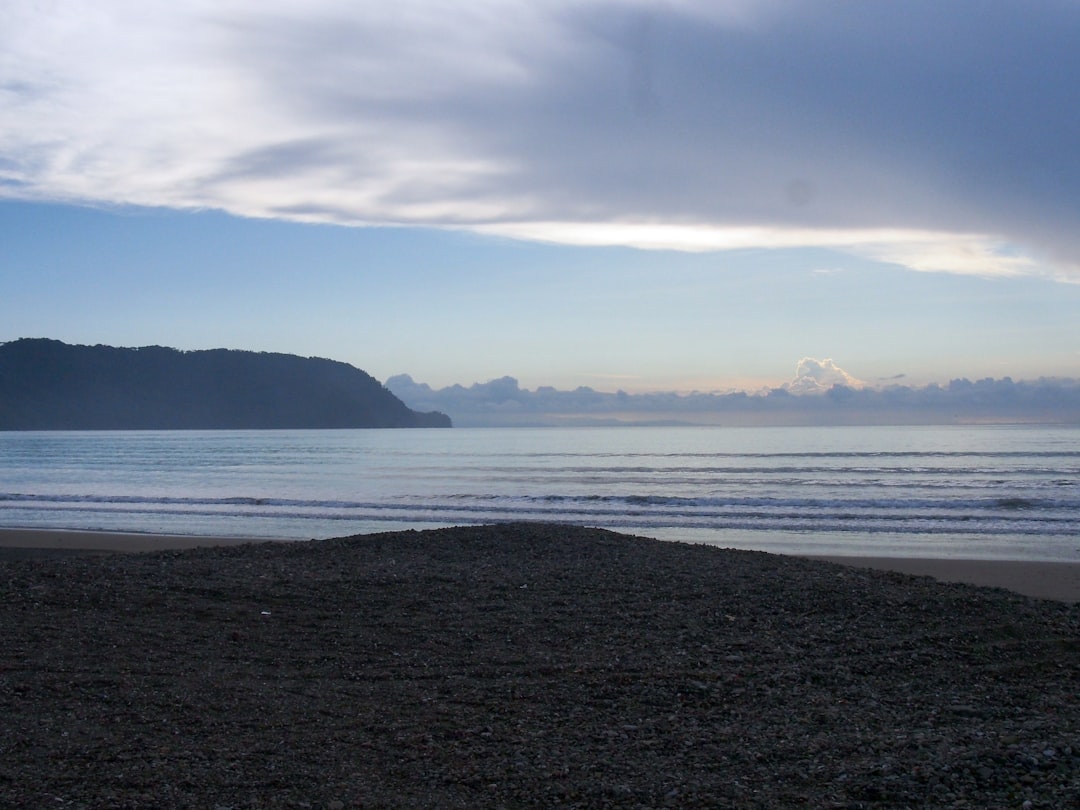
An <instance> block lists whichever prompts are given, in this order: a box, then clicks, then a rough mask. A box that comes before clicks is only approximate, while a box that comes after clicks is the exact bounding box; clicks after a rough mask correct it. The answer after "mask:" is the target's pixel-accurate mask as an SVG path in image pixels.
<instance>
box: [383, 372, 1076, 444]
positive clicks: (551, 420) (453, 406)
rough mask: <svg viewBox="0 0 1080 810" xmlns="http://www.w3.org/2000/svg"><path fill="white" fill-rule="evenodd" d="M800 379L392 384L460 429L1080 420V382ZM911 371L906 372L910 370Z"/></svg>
mask: <svg viewBox="0 0 1080 810" xmlns="http://www.w3.org/2000/svg"><path fill="white" fill-rule="evenodd" d="M798 368H799V370H798V373H797V375H796V383H798V384H795V383H793V384H790V385H787V386H785V387H782V388H775V389H772V390H769V391H763V392H757V393H747V392H741V391H740V392H729V393H692V394H677V393H673V392H654V393H647V394H627V393H625V392H623V391H616V392H604V391H595V390H593V389H592V388H584V387H583V388H577V389H575V390H573V391H560V390H557V389H555V388H552V387H550V386H541V387H539V388H537V389H536V390H534V391H530V390H527V389H523V388H521V387H520V385H519V383H518V381H517V380H516V379H514V378H513V377H501V378H499V379H497V380H491V381H490V382H486V383H475V384H473V385H471V386H469V387H465V386H462V385H451V386H447V387H446V388H440V389H433V388H432V387H431V386H429V385H427V384H426V383H418V382H416V381H414V380H413V379H412V377H410V376H409V375H407V374H401V375H398V376H396V377H391V378H390V379H388V380H387V381H386V387H387V388H389V389H390V390H391V391H392V392H393V393H394V394H395V395H396V396H398V397H399V398H400V399H401V400H402V401H404V402H405V404H406V405H408V406H409V407H410V408H413V409H415V410H418V411H442V412H443V413H447V414H449V415H450V417H451V418H452V419H453V420H454V424H455V425H456V426H458V427H500V426H522V425H569V424H623V425H626V424H695V425H709V424H719V425H859V424H874V425H902V424H965V423H978V422H983V423H1017V422H1021V423H1022V422H1032V423H1046V424H1050V423H1061V424H1073V425H1075V424H1080V380H1073V379H1039V380H1033V381H1026V382H1024V381H1022V382H1014V381H1013V380H1011V379H1010V378H1008V377H1006V378H1004V379H1000V380H993V379H983V380H978V381H976V382H971V381H970V380H966V379H958V380H952V381H951V382H949V383H948V384H947V385H944V386H942V385H937V384H931V385H927V386H923V387H911V386H904V385H898V384H895V383H894V384H889V385H885V386H882V387H871V386H862V387H857V386H861V385H862V384H861V383H859V382H858V381H857V380H855V379H854V378H852V377H851V375H849V374H847V373H846V372H844V371H843V370H842V369H840V368H837V367H836V365H835V364H834V363H833V362H832V361H831V360H821V361H819V360H813V359H811V358H806V359H804V360H802V361H800V363H799V367H798ZM900 376H902V375H900Z"/></svg>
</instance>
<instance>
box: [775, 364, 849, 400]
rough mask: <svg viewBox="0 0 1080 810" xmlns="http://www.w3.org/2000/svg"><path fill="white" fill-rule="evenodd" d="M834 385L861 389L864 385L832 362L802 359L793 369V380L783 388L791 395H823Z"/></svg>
mask: <svg viewBox="0 0 1080 810" xmlns="http://www.w3.org/2000/svg"><path fill="white" fill-rule="evenodd" d="M834 385H844V386H847V387H848V388H862V387H863V385H864V383H862V382H860V381H859V380H857V379H855V378H854V377H852V376H851V375H850V374H848V373H847V372H846V371H844V370H843V369H842V368H840V367H839V366H838V365H836V363H834V362H833V361H832V360H829V359H825V360H815V359H814V358H813V357H804V358H803V359H802V360H800V361H799V364H798V365H797V366H796V367H795V379H794V380H792V381H791V382H790V383H788V384H787V385H786V386H785V388H786V389H787V390H788V391H790V392H791V393H793V394H823V393H825V392H826V391H828V390H829V389H830V388H832V387H833V386H834Z"/></svg>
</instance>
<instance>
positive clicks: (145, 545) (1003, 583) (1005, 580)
mask: <svg viewBox="0 0 1080 810" xmlns="http://www.w3.org/2000/svg"><path fill="white" fill-rule="evenodd" d="M262 542H267V540H266V539H265V538H263V539H260V538H244V537H200V536H195V535H161V534H149V533H147V534H142V533H123V532H86V531H58V530H49V529H0V560H2V559H16V558H26V557H41V556H45V555H50V554H58V555H61V554H83V553H107V552H144V551H163V550H167V549H186V548H198V547H201V546H230V545H241V544H244V543H262ZM286 542H288V541H286ZM803 556H806V557H807V558H808V559H818V560H826V561H828V562H835V563H840V564H841V565H849V566H853V567H856V568H871V569H876V570H880V571H898V572H900V573H904V574H913V575H915V576H928V577H933V578H934V579H937V580H939V581H941V582H961V583H965V584H968V585H980V586H984V587H991V588H1005V589H1006V590H1010V591H1013V592H1015V593H1020V594H1023V595H1024V596H1034V597H1036V598H1038V599H1054V600H1057V601H1060V602H1080V563H1074V562H1034V561H1027V560H967V559H929V558H915V557H870V556H860V557H847V556H816V555H803Z"/></svg>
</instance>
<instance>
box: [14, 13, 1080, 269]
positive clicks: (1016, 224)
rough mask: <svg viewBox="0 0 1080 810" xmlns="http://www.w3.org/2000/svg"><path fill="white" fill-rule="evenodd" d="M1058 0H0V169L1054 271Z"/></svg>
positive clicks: (1070, 147)
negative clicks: (898, 0)
mask: <svg viewBox="0 0 1080 810" xmlns="http://www.w3.org/2000/svg"><path fill="white" fill-rule="evenodd" d="M1077 41H1080V3H1075V2H1062V1H1060V0H1059V1H1057V2H1043V3H1030V2H1026V0H998V2H995V3H992V4H988V3H986V2H984V0H953V2H949V3H941V2H937V0H908V2H905V3H886V2H860V3H851V2H846V1H844V0H815V1H814V2H810V0H670V1H669V2H653V1H652V0H573V2H571V1H570V0H500V2H493V0H475V1H474V2H468V3H462V4H448V3H445V2H436V0H397V2H395V3H392V4H385V3H381V4H375V3H354V2H344V0H304V2H298V1H296V0H258V2H256V0H213V2H210V0H188V1H187V2H179V3H177V2H165V0H100V1H99V2H95V3H86V2H79V1H78V0H57V2H54V3H50V4H42V3H37V2H32V0H9V1H8V2H6V3H5V4H4V6H3V9H2V10H0V110H2V111H3V114H2V115H0V197H3V198H8V199H17V200H34V201H37V200H43V201H62V202H71V203H80V204H105V205H138V206H165V207H170V208H177V209H205V208H209V209H220V210H224V211H227V212H229V213H232V214H235V215H240V216H244V217H268V218H279V219H289V220H297V221H305V222H322V223H335V224H341V225H409V226H423V227H442V228H462V229H468V230H472V231H476V232H479V233H483V234H491V235H496V236H506V237H513V238H520V239H527V240H539V241H545V242H557V243H565V244H577V245H629V246H635V247H643V248H665V249H678V250H694V251H700V250H715V249H729V248H745V247H797V246H820V247H831V248H836V249H841V250H847V251H850V252H852V253H854V254H857V255H860V256H864V257H869V258H873V259H876V260H880V261H887V262H895V263H897V264H900V265H903V266H905V267H908V268H911V269H914V270H925V271H944V272H952V273H967V274H979V275H986V276H993V275H1005V276H1016V275H1035V276H1042V277H1047V278H1052V279H1057V280H1061V281H1072V282H1080V231H1078V230H1077V229H1076V227H1075V225H1076V223H1077V221H1080V196H1078V195H1077V193H1076V189H1077V188H1080V152H1078V151H1077V149H1076V143H1077V141H1078V140H1080V129H1078V125H1077V117H1076V110H1077V109H1078V108H1080V81H1077V77H1078V75H1080V51H1078V49H1077V48H1076V42H1077Z"/></svg>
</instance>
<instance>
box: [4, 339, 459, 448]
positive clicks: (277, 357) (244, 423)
mask: <svg viewBox="0 0 1080 810" xmlns="http://www.w3.org/2000/svg"><path fill="white" fill-rule="evenodd" d="M406 427H450V418H449V417H448V416H446V415H445V414H441V413H417V412H416V411H413V410H410V409H409V408H408V407H407V406H406V405H405V403H403V402H402V401H401V400H399V399H398V398H397V397H395V396H394V395H393V394H391V393H390V392H389V391H388V390H387V389H386V388H384V387H383V386H382V385H381V384H380V383H379V382H378V380H376V379H375V378H374V377H372V376H370V375H369V374H367V373H365V372H363V371H361V370H360V369H358V368H355V367H353V366H350V365H348V364H347V363H340V362H337V361H333V360H324V359H321V358H315V357H312V358H303V357H297V356H295V355H288V354H268V353H261V352H246V351H233V350H228V349H212V350H209V351H191V352H182V351H178V350H176V349H168V348H164V347H161V346H146V347H142V348H138V349H122V348H114V347H112V346H71V345H68V344H66V343H61V342H60V341H57V340H46V339H30V338H24V339H21V340H15V341H11V342H9V343H4V344H0V429H2V430H136V429H161V430H177V429H199V428H201V429H220V428H232V429H242V428H406Z"/></svg>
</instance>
